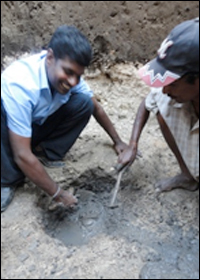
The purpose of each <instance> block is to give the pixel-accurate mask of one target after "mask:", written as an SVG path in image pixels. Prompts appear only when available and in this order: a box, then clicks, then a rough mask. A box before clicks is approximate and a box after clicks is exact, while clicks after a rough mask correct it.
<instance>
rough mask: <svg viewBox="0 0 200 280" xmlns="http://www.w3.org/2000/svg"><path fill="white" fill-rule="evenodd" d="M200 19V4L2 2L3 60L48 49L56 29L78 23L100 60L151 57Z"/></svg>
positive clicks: (159, 2) (166, 2)
mask: <svg viewBox="0 0 200 280" xmlns="http://www.w3.org/2000/svg"><path fill="white" fill-rule="evenodd" d="M198 15H199V1H185V2H183V1H73V2H71V1H1V58H2V57H4V56H5V55H12V54H13V53H15V52H19V51H22V52H26V51H36V50H38V49H40V48H42V47H44V46H45V45H46V44H47V43H48V40H49V39H50V36H51V35H52V33H53V31H54V30H55V28H56V27H57V26H59V25H61V24H74V25H75V26H77V27H78V28H79V29H80V30H81V31H82V32H83V33H84V34H85V35H87V36H88V38H89V40H90V42H91V43H92V46H93V49H94V57H95V59H97V58H98V59H100V60H105V59H110V60H114V61H121V60H129V61H137V60H139V61H142V60H144V59H150V58H151V57H152V56H153V55H154V54H155V51H156V49H157V48H158V46H159V44H160V42H161V40H163V39H164V38H165V36H166V35H167V34H168V32H169V31H170V29H171V28H173V27H174V26H175V25H176V24H178V23H179V22H181V21H183V20H186V19H191V18H193V17H197V16H198Z"/></svg>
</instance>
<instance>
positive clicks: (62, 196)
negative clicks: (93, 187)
mask: <svg viewBox="0 0 200 280" xmlns="http://www.w3.org/2000/svg"><path fill="white" fill-rule="evenodd" d="M54 200H55V201H56V203H59V204H60V203H62V204H63V206H64V207H71V208H73V207H74V206H75V205H76V204H77V203H78V200H77V198H76V197H75V196H74V195H73V194H71V193H70V192H68V191H65V190H62V189H60V191H59V193H58V195H57V196H56V197H55V198H54Z"/></svg>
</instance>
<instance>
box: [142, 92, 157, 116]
mask: <svg viewBox="0 0 200 280" xmlns="http://www.w3.org/2000/svg"><path fill="white" fill-rule="evenodd" d="M159 95H160V90H158V89H155V88H152V89H151V91H150V93H149V94H148V95H147V97H146V100H145V107H146V109H147V110H148V111H150V112H153V113H154V114H155V115H156V114H157V113H158V111H159V108H158V103H157V101H158V98H159Z"/></svg>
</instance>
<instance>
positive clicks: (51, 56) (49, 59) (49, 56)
mask: <svg viewBox="0 0 200 280" xmlns="http://www.w3.org/2000/svg"><path fill="white" fill-rule="evenodd" d="M54 59H55V56H54V53H53V50H52V49H51V48H49V49H48V50H47V56H46V60H47V64H48V65H49V64H51V63H52V61H53V60H54Z"/></svg>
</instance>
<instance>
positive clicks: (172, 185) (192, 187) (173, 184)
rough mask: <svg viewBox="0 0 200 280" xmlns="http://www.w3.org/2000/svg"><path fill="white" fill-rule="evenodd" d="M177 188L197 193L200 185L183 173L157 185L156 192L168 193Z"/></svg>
mask: <svg viewBox="0 0 200 280" xmlns="http://www.w3.org/2000/svg"><path fill="white" fill-rule="evenodd" d="M176 188H182V189H185V190H189V191H196V190H197V189H198V188H199V183H198V182H197V181H195V180H194V179H193V178H189V177H187V176H186V175H185V174H183V173H182V174H179V175H177V176H175V177H173V178H169V179H164V180H161V181H159V182H157V183H156V185H155V189H156V192H167V191H171V190H173V189H176Z"/></svg>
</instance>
